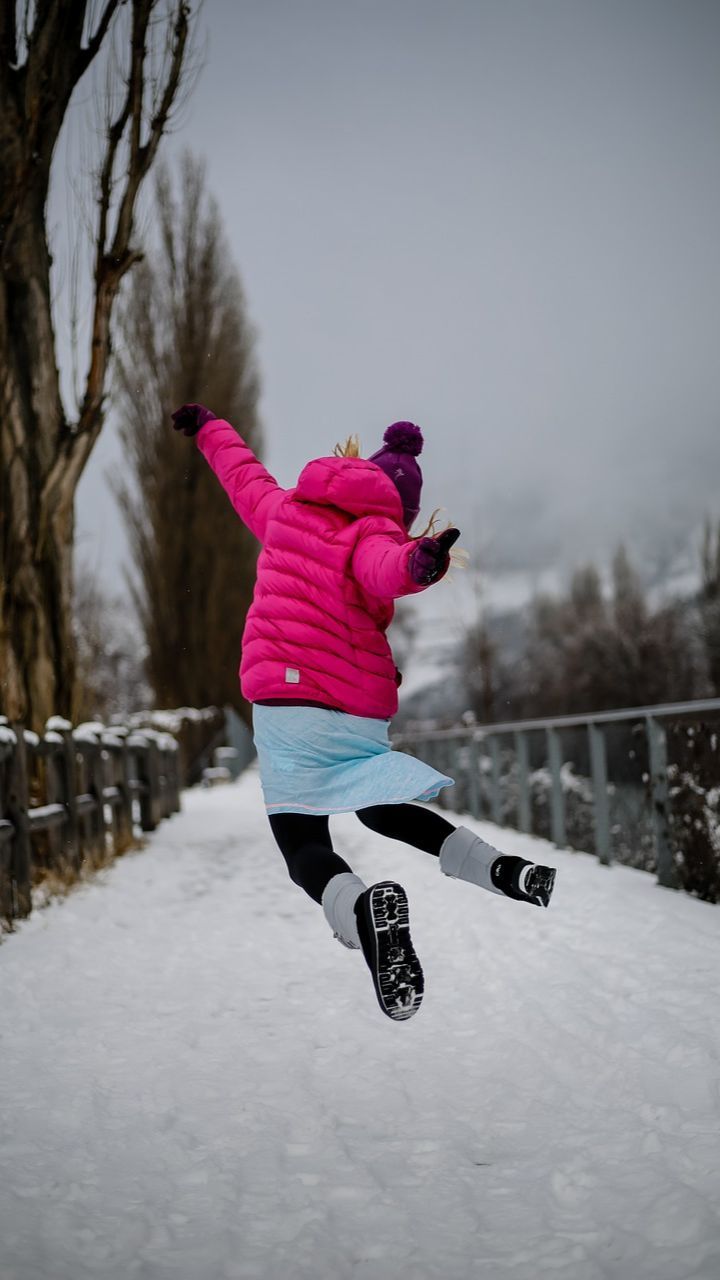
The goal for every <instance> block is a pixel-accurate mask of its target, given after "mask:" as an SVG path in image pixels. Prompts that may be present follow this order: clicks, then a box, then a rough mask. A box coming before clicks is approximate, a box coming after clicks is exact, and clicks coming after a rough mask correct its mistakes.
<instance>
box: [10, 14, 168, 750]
mask: <svg viewBox="0 0 720 1280" xmlns="http://www.w3.org/2000/svg"><path fill="white" fill-rule="evenodd" d="M120 3H121V0H103V4H102V5H101V6H100V9H99V12H98V13H96V14H95V15H92V14H91V17H92V16H94V17H95V18H96V23H95V25H94V29H93V31H92V34H91V33H90V31H86V27H87V26H88V23H87V21H86V20H87V10H88V4H87V0H46V2H45V3H43V4H40V3H36V4H35V5H34V6H33V5H29V4H28V5H25V6H24V22H23V27H24V28H27V29H26V30H25V31H24V42H23V40H22V39H21V38H20V32H19V29H18V15H19V13H22V11H23V6H16V4H15V0H9V3H0V712H2V713H3V714H5V715H7V716H8V717H9V718H10V719H11V720H15V719H20V720H23V721H24V722H25V724H28V725H32V727H33V728H35V729H36V730H41V729H43V728H44V725H45V721H46V719H47V718H48V716H50V715H51V714H53V713H54V712H60V713H65V714H66V715H67V714H68V713H69V712H70V710H71V706H72V702H73V693H74V689H73V686H74V671H75V654H74V645H73V636H72V625H71V601H72V550H73V524H74V505H73V504H74V496H75V489H76V487H77V484H78V481H79V479H80V476H81V475H82V471H83V468H84V466H85V463H86V462H87V459H88V457H89V456H90V453H91V451H92V448H93V445H94V444H95V441H96V440H97V437H98V435H99V434H100V430H101V428H102V425H103V397H104V393H105V383H106V378H107V370H108V364H109V360H110V321H111V314H112V308H113V303H114V300H115V297H116V294H117V290H118V287H119V284H120V281H121V280H122V277H123V275H124V274H125V273H126V272H127V271H128V270H129V269H130V267H131V266H132V265H133V263H134V261H135V260H136V255H135V253H134V252H133V250H132V248H131V245H130V239H131V236H132V230H133V213H134V208H135V202H136V199H137V195H138V191H139V189H140V186H141V184H142V182H143V180H144V178H145V177H146V175H147V173H148V171H149V169H150V168H151V166H152V164H153V162H154V159H155V156H156V153H157V148H158V146H159V143H160V139H161V137H162V135H163V132H164V130H165V128H166V125H167V122H168V118H169V113H170V110H171V108H172V106H173V103H174V101H175V97H176V94H177V92H178V89H179V86H180V79H181V72H182V68H183V61H184V57H185V49H186V44H187V39H188V30H189V15H190V6H189V4H188V3H187V2H186V0H175V4H174V7H172V6H171V7H163V8H162V10H161V12H162V14H163V16H162V19H161V18H160V17H159V14H158V13H156V10H159V9H160V5H159V0H132V3H131V5H130V10H131V12H130V19H129V21H130V28H131V30H130V36H131V39H130V48H129V53H128V58H127V65H126V66H125V67H122V68H120V69H118V70H117V73H116V75H115V77H114V82H115V85H116V86H117V85H118V84H119V83H122V84H123V85H124V92H123V93H122V94H120V101H119V104H118V105H117V111H112V112H111V116H110V120H109V123H108V127H107V133H106V150H105V155H104V159H103V162H102V165H101V172H100V176H99V183H98V197H99V199H98V206H99V212H98V230H97V238H96V244H95V271H94V281H93V284H94V296H93V300H92V338H91V351H90V368H89V372H88V377H87V384H86V389H85V396H84V399H83V403H82V407H81V411H80V416H79V420H78V422H77V424H76V425H75V426H74V428H72V429H71V428H70V426H69V424H68V422H67V420H66V417H65V413H64V410H63V405H62V401H61V397H60V380H59V376H58V369H57V362H56V358H55V342H54V333H53V324H52V310H51V305H50V254H49V251H48V247H47V229H46V225H45V213H46V203H47V193H48V186H49V179H50V169H51V165H52V158H53V152H54V149H55V145H56V142H57V139H58V136H59V133H60V129H61V127H62V123H63V119H64V117H65V112H66V110H67V107H68V104H69V102H70V99H71V97H72V94H73V92H74V90H75V87H76V85H77V84H78V83H79V81H80V80H81V79H82V77H83V75H84V74H85V72H86V71H87V69H88V67H89V66H90V64H91V63H92V61H93V59H94V58H95V57H96V55H97V53H98V51H99V50H100V48H101V47H102V45H103V43H104V41H105V38H106V36H107V34H108V32H109V30H110V25H111V23H112V21H113V18H114V15H115V13H116V12H117V10H118V8H119V6H120ZM84 32H85V43H83V33H84ZM159 58H160V59H162V61H158V59H159ZM159 67H161V68H162V70H161V71H158V68H159ZM110 88H111V86H110V85H109V86H108V94H109V95H110ZM109 101H110V97H109ZM116 101H117V96H115V98H114V99H113V106H114V105H115V102H116ZM124 143H126V144H127V147H126V151H125V152H123V151H122V150H121V155H122V172H121V173H120V172H118V169H119V168H120V162H119V161H118V151H119V149H121V148H122V146H123V144H124ZM116 162H117V167H116Z"/></svg>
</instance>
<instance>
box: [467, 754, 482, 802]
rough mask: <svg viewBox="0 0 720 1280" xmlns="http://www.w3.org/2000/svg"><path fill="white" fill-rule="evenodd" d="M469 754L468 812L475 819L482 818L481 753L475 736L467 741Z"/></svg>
mask: <svg viewBox="0 0 720 1280" xmlns="http://www.w3.org/2000/svg"><path fill="white" fill-rule="evenodd" d="M467 753H468V770H467V778H468V812H469V813H471V814H472V816H473V818H481V817H482V797H481V793H480V753H479V751H478V744H477V742H476V740H475V737H474V735H473V734H470V737H469V738H468V740H467Z"/></svg>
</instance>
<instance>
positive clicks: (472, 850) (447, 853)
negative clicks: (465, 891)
mask: <svg viewBox="0 0 720 1280" xmlns="http://www.w3.org/2000/svg"><path fill="white" fill-rule="evenodd" d="M440 870H441V871H442V873H443V875H446V876H452V878H453V879H454V880H466V881H468V883H469V884H477V885H479V886H480V888H481V889H488V890H489V892H490V893H499V894H501V895H502V896H503V897H505V898H515V899H516V900H517V901H518V902H532V903H534V905H535V906H537V907H547V906H549V905H550V897H551V895H552V891H553V886H554V884H555V869H554V867H543V866H538V865H537V864H536V863H534V862H526V861H525V859H524V858H515V857H511V856H508V855H506V854H503V853H500V852H499V851H498V850H497V849H494V848H493V846H492V845H491V844H487V843H486V841H485V840H481V838H480V836H477V835H475V832H474V831H469V830H468V828H467V827H457V829H456V830H455V831H453V832H452V835H449V836H448V837H447V840H445V841H443V844H442V847H441V849H440Z"/></svg>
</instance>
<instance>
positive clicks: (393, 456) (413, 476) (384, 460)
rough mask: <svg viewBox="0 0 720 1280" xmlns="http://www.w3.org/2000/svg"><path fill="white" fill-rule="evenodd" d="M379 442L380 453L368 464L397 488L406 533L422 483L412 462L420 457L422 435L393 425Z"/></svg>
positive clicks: (410, 424)
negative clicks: (382, 442) (371, 463)
mask: <svg viewBox="0 0 720 1280" xmlns="http://www.w3.org/2000/svg"><path fill="white" fill-rule="evenodd" d="M383 440H384V441H385V443H384V445H383V447H382V449H378V451H377V453H373V454H372V455H371V456H370V458H369V459H368V461H369V462H374V463H375V466H376V467H381V468H382V470H383V471H384V472H385V475H386V476H389V478H390V479H391V480H392V482H393V484H394V485H395V487H396V488H397V490H398V493H399V494H400V498H401V501H402V505H403V520H404V521H405V527H406V528H407V529H409V528H410V525H411V524H412V522H413V520H414V519H415V517H416V515H417V514H418V512H419V510H420V494H421V492H422V482H423V480H422V471H421V470H420V467H419V465H418V463H417V462H416V461H415V459H416V458H417V456H418V454H420V453H422V447H423V443H424V441H423V434H422V431H421V430H420V428H419V427H416V426H415V423H414V422H393V424H392V426H390V427H388V429H387V431H386V432H385V435H384V436H383Z"/></svg>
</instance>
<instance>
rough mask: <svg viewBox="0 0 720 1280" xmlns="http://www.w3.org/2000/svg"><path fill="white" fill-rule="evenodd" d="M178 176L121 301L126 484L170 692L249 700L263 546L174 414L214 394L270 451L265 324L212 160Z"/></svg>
mask: <svg viewBox="0 0 720 1280" xmlns="http://www.w3.org/2000/svg"><path fill="white" fill-rule="evenodd" d="M176 185H177V192H176V193H175V192H174V191H173V184H172V182H171V180H170V177H169V175H168V173H167V171H165V170H162V171H161V172H160V174H159V176H158V181H157V188H156V199H155V224H156V226H157V234H158V245H157V248H156V249H154V250H153V252H152V253H150V252H148V254H147V257H146V259H145V260H144V261H143V262H142V263H141V265H140V266H139V267H138V269H137V271H136V272H135V273H134V274H133V276H132V279H131V280H130V282H129V288H128V292H127V297H126V299H125V300H124V302H123V304H122V305H121V307H120V312H119V326H118V334H119V348H120V349H119V351H118V358H117V374H118V378H117V382H118V405H119V408H120V413H121V434H122V437H123V440H124V442H125V444H126V446H127V451H128V461H129V469H130V474H131V477H132V480H131V483H128V482H127V481H126V480H123V481H121V483H120V484H119V485H118V486H117V489H118V492H119V494H120V498H121V505H122V508H123V511H124V513H125V517H126V521H127V524H128V529H129V533H130V541H131V546H132V550H133V558H134V562H135V570H136V577H135V585H134V588H133V594H134V597H135V601H136V604H137V607H138V611H139V615H140V619H141V623H142V628H143V632H144V636H145V643H146V647H147V655H148V656H147V674H148V678H149V680H150V683H151V685H152V687H153V689H154V691H155V695H156V698H157V700H158V702H159V703H160V705H161V706H183V705H185V706H188V705H189V706H208V705H224V704H226V703H230V704H234V705H235V706H236V707H237V708H238V709H239V710H241V711H242V710H244V703H243V702H242V700H241V697H240V690H239V684H238V679H237V666H238V658H239V650H240V636H241V633H242V628H243V624H244V621H245V615H246V613H247V610H248V607H249V604H250V601H251V598H252V591H253V586H254V581H255V564H256V559H257V550H258V548H257V543H256V541H255V539H254V538H253V537H252V535H251V534H250V533H249V532H248V530H247V529H246V528H245V526H244V525H243V524H242V523H241V521H240V520H238V518H237V516H236V515H235V513H234V511H233V510H232V508H231V507H230V505H229V503H228V502H227V501H226V499H225V497H224V495H223V494H222V493H221V491H220V490H219V488H218V484H217V481H216V479H215V477H214V476H213V474H212V472H211V471H210V469H209V467H208V466H207V464H206V463H205V461H204V459H203V458H202V457H201V456H200V454H199V453H198V450H197V449H196V448H195V447H194V446H193V444H192V443H191V442H190V441H188V440H187V439H185V437H177V436H175V435H174V434H173V432H172V430H171V428H170V421H169V414H170V411H171V409H172V408H174V407H177V406H178V405H179V404H182V403H183V402H185V401H202V402H203V403H205V404H207V405H209V406H210V408H211V409H212V410H213V411H214V412H215V413H217V414H222V416H223V417H225V418H227V419H228V420H229V421H230V422H232V423H233V425H234V426H236V427H237V429H238V431H239V432H240V434H241V435H242V436H243V438H244V439H245V440H246V441H247V442H248V444H249V445H250V446H251V447H252V448H253V449H254V450H255V452H259V449H260V427H259V423H258V416H257V400H258V377H257V372H256V364H255V356H254V333H253V331H252V329H251V327H250V325H249V323H248V320H247V318H246V313H245V302H244V297H243V292H242V287H241V284H240V280H239V277H238V274H237V272H236V270H235V269H234V267H233V265H232V261H231V258H230V253H229V250H228V247H227V244H226V242H225V237H224V235H223V230H222V223H221V220H220V216H219V214H218V211H217V208H216V207H215V204H214V202H213V201H212V200H210V199H209V198H208V197H207V194H206V191H205V170H204V166H203V165H202V164H201V163H199V162H197V161H196V160H193V158H192V157H191V156H189V155H186V156H185V157H184V159H183V162H182V166H181V172H180V174H179V180H178V182H177V184H176Z"/></svg>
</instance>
